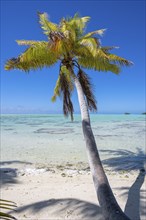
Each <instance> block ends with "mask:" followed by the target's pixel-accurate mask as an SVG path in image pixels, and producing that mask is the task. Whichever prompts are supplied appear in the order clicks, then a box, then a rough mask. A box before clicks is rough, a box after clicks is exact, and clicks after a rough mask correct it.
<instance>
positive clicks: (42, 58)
mask: <svg viewBox="0 0 146 220" xmlns="http://www.w3.org/2000/svg"><path fill="white" fill-rule="evenodd" d="M18 43H19V44H21V43H22V44H23V45H24V43H25V44H28V43H29V44H30V43H31V42H28V41H26V42H25V41H22V42H21V41H18ZM58 56H59V55H58V54H57V53H56V52H55V51H54V50H52V49H51V44H49V43H48V42H45V41H39V42H37V43H34V42H32V44H31V46H30V47H29V48H28V49H26V51H25V52H24V53H22V54H21V55H20V56H18V58H12V59H10V60H8V61H7V63H6V65H5V69H6V70H11V69H20V70H24V71H29V70H30V69H32V70H35V69H38V68H43V67H45V66H46V67H49V66H51V65H53V64H55V63H56V62H57V60H58Z"/></svg>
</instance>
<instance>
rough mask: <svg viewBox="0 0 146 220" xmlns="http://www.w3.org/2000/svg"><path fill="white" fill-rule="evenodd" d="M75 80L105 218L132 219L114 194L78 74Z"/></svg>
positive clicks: (88, 154)
mask: <svg viewBox="0 0 146 220" xmlns="http://www.w3.org/2000/svg"><path fill="white" fill-rule="evenodd" d="M74 82H75V86H76V89H77V94H78V100H79V105H80V110H81V117H82V128H83V134H84V138H85V142H86V150H87V156H88V160H89V165H90V169H91V174H92V177H93V182H94V186H95V190H96V194H97V197H98V200H99V204H100V206H101V209H102V212H103V216H104V218H105V220H130V219H129V218H128V217H127V216H126V215H125V214H124V213H123V211H122V210H121V208H120V207H119V205H118V203H117V201H116V199H115V197H114V195H113V192H112V190H111V187H110V185H109V182H108V179H107V177H106V174H105V172H104V169H103V166H102V164H101V160H100V157H99V153H98V150H97V146H96V142H95V139H94V135H93V132H92V128H91V125H90V117H89V112H88V107H87V103H86V100H85V97H84V94H83V90H82V87H81V84H80V82H79V80H78V78H77V77H76V76H74Z"/></svg>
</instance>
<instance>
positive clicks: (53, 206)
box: [10, 198, 104, 220]
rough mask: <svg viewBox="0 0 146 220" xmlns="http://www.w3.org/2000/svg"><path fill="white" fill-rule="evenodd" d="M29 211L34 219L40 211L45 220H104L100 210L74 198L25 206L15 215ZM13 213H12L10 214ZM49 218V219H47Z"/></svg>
mask: <svg viewBox="0 0 146 220" xmlns="http://www.w3.org/2000/svg"><path fill="white" fill-rule="evenodd" d="M28 210H31V213H32V214H33V216H34V217H37V215H38V214H39V212H41V211H42V210H43V211H44V212H45V214H46V216H45V217H46V219H56V218H57V217H58V218H59V219H66V218H69V219H73V218H71V217H72V216H74V218H75V219H80V220H81V219H92V220H93V219H96V220H104V219H103V216H102V213H101V208H100V207H99V206H97V205H96V204H93V203H90V202H87V201H83V200H79V199H74V198H64V199H49V200H45V201H41V202H37V203H33V204H30V205H26V206H23V207H20V208H18V209H17V213H25V214H26V215H27V211H28ZM10 213H13V212H10ZM49 217H50V218H49Z"/></svg>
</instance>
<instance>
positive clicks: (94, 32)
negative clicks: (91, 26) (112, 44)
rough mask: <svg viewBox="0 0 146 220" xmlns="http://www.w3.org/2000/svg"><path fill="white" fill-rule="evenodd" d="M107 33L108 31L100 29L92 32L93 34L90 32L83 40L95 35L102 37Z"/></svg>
mask: <svg viewBox="0 0 146 220" xmlns="http://www.w3.org/2000/svg"><path fill="white" fill-rule="evenodd" d="M105 31H106V29H100V30H96V31H92V32H89V33H88V34H85V35H84V36H83V38H89V37H93V36H94V35H100V36H102V35H103V34H104V32H105Z"/></svg>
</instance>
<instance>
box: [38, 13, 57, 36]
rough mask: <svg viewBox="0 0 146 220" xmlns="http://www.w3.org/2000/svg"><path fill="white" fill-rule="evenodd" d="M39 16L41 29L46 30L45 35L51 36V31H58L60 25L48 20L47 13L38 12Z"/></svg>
mask: <svg viewBox="0 0 146 220" xmlns="http://www.w3.org/2000/svg"><path fill="white" fill-rule="evenodd" d="M38 16H39V23H40V24H41V28H42V29H43V30H44V34H46V35H49V33H50V32H51V31H57V30H58V25H57V24H55V23H52V22H50V21H49V20H48V15H47V13H40V12H38Z"/></svg>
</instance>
